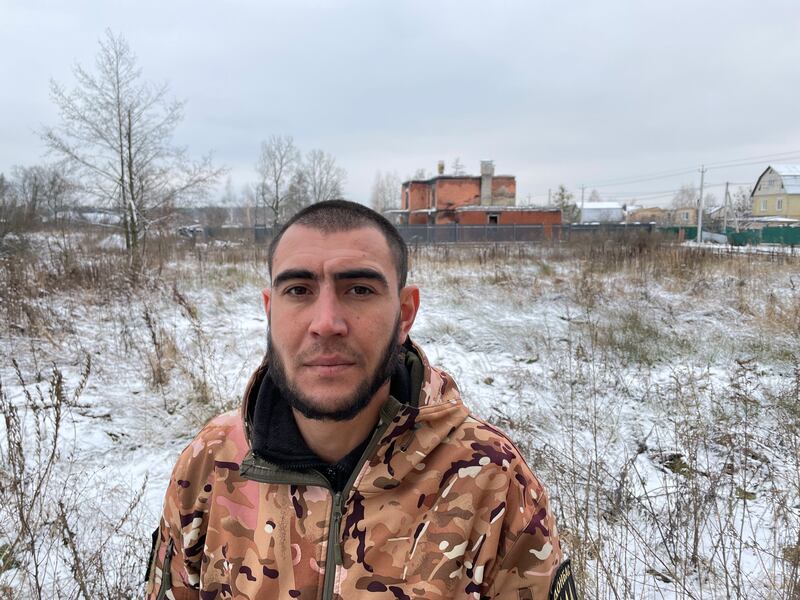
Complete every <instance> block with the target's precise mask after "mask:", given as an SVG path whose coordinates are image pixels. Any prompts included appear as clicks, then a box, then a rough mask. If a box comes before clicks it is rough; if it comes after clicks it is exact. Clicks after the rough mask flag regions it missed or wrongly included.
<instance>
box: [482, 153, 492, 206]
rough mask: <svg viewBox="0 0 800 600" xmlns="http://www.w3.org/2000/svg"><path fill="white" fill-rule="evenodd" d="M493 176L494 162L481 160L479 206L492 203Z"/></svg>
mask: <svg viewBox="0 0 800 600" xmlns="http://www.w3.org/2000/svg"><path fill="white" fill-rule="evenodd" d="M493 176H494V162H493V161H491V160H482V161H481V206H491V205H492V177H493Z"/></svg>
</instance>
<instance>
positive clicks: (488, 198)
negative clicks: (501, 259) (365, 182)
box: [391, 161, 561, 237]
mask: <svg viewBox="0 0 800 600" xmlns="http://www.w3.org/2000/svg"><path fill="white" fill-rule="evenodd" d="M443 171H444V163H439V174H438V175H437V176H435V177H431V178H430V179H412V180H410V181H406V182H404V183H403V187H402V204H401V209H400V210H394V211H391V213H392V214H391V217H393V218H394V219H395V221H396V222H397V223H398V224H401V225H403V224H405V225H446V224H449V223H458V224H460V225H544V226H545V229H546V234H547V236H548V237H549V236H550V234H551V231H552V226H553V225H560V224H561V211H560V210H559V209H548V208H529V207H519V206H516V196H517V179H516V177H514V176H513V175H495V174H494V164H493V163H492V162H491V161H481V174H480V175H478V176H475V175H445V174H444V173H443Z"/></svg>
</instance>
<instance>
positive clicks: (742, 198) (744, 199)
mask: <svg viewBox="0 0 800 600" xmlns="http://www.w3.org/2000/svg"><path fill="white" fill-rule="evenodd" d="M752 194H753V192H752V190H751V189H750V188H748V187H742V186H739V188H738V189H737V190H736V191H735V192H734V193H733V211H734V213H735V214H736V216H737V217H738V218H740V219H741V218H746V217H749V216H750V215H752V214H753V201H752V200H751V197H752Z"/></svg>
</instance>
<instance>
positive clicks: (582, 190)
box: [581, 185, 586, 215]
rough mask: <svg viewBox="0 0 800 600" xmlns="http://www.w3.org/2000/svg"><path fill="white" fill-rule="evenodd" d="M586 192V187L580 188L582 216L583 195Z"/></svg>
mask: <svg viewBox="0 0 800 600" xmlns="http://www.w3.org/2000/svg"><path fill="white" fill-rule="evenodd" d="M585 191H586V186H585V185H582V186H581V215H583V193H584V192H585Z"/></svg>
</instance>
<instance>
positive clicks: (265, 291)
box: [261, 288, 272, 319]
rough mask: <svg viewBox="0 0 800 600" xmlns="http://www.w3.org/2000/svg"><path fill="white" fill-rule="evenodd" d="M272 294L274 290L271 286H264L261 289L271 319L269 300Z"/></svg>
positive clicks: (266, 310) (265, 310) (265, 308)
mask: <svg viewBox="0 0 800 600" xmlns="http://www.w3.org/2000/svg"><path fill="white" fill-rule="evenodd" d="M271 294H272V290H270V289H269V288H264V289H263V290H261V297H262V298H263V299H264V312H265V313H266V315H267V319H269V300H270V295H271Z"/></svg>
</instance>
